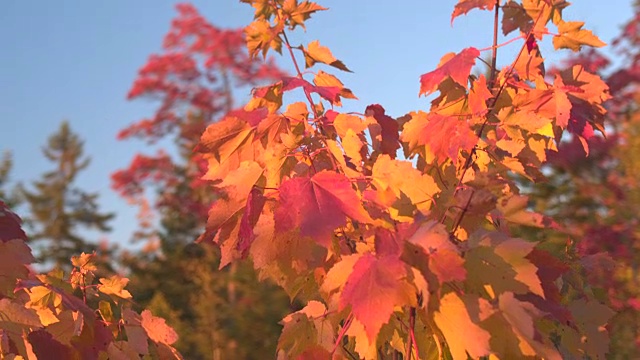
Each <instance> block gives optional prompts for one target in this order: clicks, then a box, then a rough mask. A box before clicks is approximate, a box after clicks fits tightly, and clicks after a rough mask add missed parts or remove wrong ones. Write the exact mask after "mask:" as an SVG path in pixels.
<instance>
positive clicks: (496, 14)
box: [489, 0, 500, 89]
mask: <svg viewBox="0 0 640 360" xmlns="http://www.w3.org/2000/svg"><path fill="white" fill-rule="evenodd" d="M499 21H500V0H496V10H495V12H494V14H493V47H492V49H491V79H490V80H489V84H491V88H492V89H493V87H494V86H495V81H496V70H497V69H496V62H497V59H498V22H499Z"/></svg>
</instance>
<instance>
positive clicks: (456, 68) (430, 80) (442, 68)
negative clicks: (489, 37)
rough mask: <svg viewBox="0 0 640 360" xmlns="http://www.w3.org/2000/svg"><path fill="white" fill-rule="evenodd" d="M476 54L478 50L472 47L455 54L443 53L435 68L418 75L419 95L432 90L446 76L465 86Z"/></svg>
mask: <svg viewBox="0 0 640 360" xmlns="http://www.w3.org/2000/svg"><path fill="white" fill-rule="evenodd" d="M478 56H480V51H478V49H476V48H473V47H469V48H466V49H464V50H462V51H461V52H460V53H458V54H456V55H453V53H450V54H447V55H445V56H444V57H443V58H442V60H440V65H439V66H438V68H437V69H435V70H434V71H432V72H428V73H426V74H424V75H422V76H420V95H429V94H431V93H432V92H434V91H435V90H436V89H437V88H438V84H440V83H441V82H442V81H443V80H444V79H445V78H446V77H447V76H449V77H451V79H452V80H453V81H455V82H457V83H458V84H460V85H462V86H464V87H465V88H466V87H467V78H468V77H469V73H470V72H471V68H472V67H473V65H475V63H476V58H477V57H478Z"/></svg>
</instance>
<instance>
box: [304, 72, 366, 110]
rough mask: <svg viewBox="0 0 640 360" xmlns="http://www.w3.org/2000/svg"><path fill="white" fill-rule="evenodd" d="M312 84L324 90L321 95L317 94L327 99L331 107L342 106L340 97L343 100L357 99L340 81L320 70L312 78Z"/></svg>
mask: <svg viewBox="0 0 640 360" xmlns="http://www.w3.org/2000/svg"><path fill="white" fill-rule="evenodd" d="M313 83H314V84H316V86H317V87H318V88H319V89H326V90H325V91H323V92H322V93H320V92H318V94H319V95H320V96H322V97H324V98H325V99H327V100H328V101H329V102H331V104H333V105H337V106H341V105H342V103H341V101H340V96H341V97H343V98H345V99H358V98H357V97H356V96H355V95H354V94H353V92H351V90H349V89H347V88H345V87H344V84H342V81H340V80H339V79H338V78H337V77H335V76H333V75H331V74H328V73H326V72H324V71H322V70H320V71H318V72H317V73H316V76H315V77H314V78H313ZM335 91H337V92H338V93H337V95H333V93H334V92H335ZM325 92H326V94H325ZM332 95H333V97H332Z"/></svg>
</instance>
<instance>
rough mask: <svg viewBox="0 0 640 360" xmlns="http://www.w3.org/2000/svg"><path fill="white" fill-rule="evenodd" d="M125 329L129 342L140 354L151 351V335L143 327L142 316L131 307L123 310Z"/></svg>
mask: <svg viewBox="0 0 640 360" xmlns="http://www.w3.org/2000/svg"><path fill="white" fill-rule="evenodd" d="M122 320H124V329H125V332H126V334H127V342H128V343H129V346H131V348H132V349H134V350H135V351H136V352H137V353H138V354H142V355H146V354H148V353H149V341H148V340H149V336H148V335H147V332H146V331H145V330H144V328H143V327H142V317H141V316H140V315H138V314H137V313H136V312H134V311H133V310H131V309H124V310H123V311H122Z"/></svg>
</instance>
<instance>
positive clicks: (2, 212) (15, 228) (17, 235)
mask: <svg viewBox="0 0 640 360" xmlns="http://www.w3.org/2000/svg"><path fill="white" fill-rule="evenodd" d="M21 224H22V219H20V217H19V216H18V215H16V214H15V213H14V212H13V211H11V209H9V207H8V206H7V204H5V203H4V202H2V200H0V241H3V242H7V241H9V240H13V239H20V240H24V241H26V240H27V235H26V234H25V233H24V231H23V230H22V226H21Z"/></svg>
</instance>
